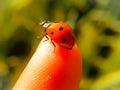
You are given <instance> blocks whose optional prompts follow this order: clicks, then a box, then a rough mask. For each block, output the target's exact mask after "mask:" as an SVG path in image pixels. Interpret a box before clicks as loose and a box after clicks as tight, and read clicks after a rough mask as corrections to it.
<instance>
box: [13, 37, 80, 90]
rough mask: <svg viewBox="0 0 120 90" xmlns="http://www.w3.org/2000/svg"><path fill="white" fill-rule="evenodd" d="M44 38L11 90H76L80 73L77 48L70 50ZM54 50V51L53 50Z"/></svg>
mask: <svg viewBox="0 0 120 90" xmlns="http://www.w3.org/2000/svg"><path fill="white" fill-rule="evenodd" d="M45 39H46V38H45V37H44V38H43V40H42V41H41V43H40V44H39V46H38V48H37V50H36V52H35V53H34V55H33V56H32V58H31V59H30V61H29V63H28V65H27V66H26V68H25V70H24V71H23V72H22V74H21V76H20V77H19V79H18V80H17V82H16V84H15V86H14V87H13V90H78V88H79V82H80V78H81V72H82V63H81V56H80V53H79V50H78V48H77V46H76V45H75V46H74V47H73V49H72V50H69V49H66V48H63V47H61V46H59V45H58V44H56V43H55V42H54V43H55V45H56V47H54V45H53V44H52V43H51V40H50V39H49V40H45ZM54 49H55V50H54Z"/></svg>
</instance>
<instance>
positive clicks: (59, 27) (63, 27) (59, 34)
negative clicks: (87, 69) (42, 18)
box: [41, 22, 75, 49]
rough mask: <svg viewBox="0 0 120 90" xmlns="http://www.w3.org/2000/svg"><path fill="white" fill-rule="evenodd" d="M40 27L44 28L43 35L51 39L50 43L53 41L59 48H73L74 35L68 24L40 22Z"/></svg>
mask: <svg viewBox="0 0 120 90" xmlns="http://www.w3.org/2000/svg"><path fill="white" fill-rule="evenodd" d="M41 25H42V26H43V27H45V28H46V29H45V33H46V35H48V36H49V37H50V38H51V41H52V40H53V41H55V42H56V43H58V44H59V45H60V46H61V47H63V48H66V49H72V48H73V46H74V44H75V35H74V32H73V30H72V28H71V27H70V26H69V25H68V24H66V23H64V22H58V23H53V22H42V23H41ZM46 37H47V36H46ZM52 43H53V42H52ZM53 44H54V43H53ZM54 46H55V45H54Z"/></svg>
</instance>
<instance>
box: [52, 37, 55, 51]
mask: <svg viewBox="0 0 120 90" xmlns="http://www.w3.org/2000/svg"><path fill="white" fill-rule="evenodd" d="M51 42H52V44H53V46H54V47H55V48H56V46H55V44H54V41H53V40H52V39H51ZM55 48H54V52H55Z"/></svg>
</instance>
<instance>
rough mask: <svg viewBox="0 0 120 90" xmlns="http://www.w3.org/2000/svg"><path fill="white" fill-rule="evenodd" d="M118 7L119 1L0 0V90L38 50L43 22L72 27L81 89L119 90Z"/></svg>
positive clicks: (5, 89)
mask: <svg viewBox="0 0 120 90" xmlns="http://www.w3.org/2000/svg"><path fill="white" fill-rule="evenodd" d="M119 9H120V0H0V90H11V88H12V86H13V85H14V83H15V82H16V80H17V78H18V77H19V75H20V73H21V72H22V70H23V69H24V67H25V65H26V64H27V63H28V61H29V59H30V57H31V56H32V55H33V53H34V51H35V50H36V48H37V45H38V44H39V42H40V40H41V38H42V37H41V33H42V29H43V28H41V27H40V25H39V23H40V22H41V21H53V22H59V21H64V22H67V23H68V24H69V25H71V27H72V28H73V29H74V32H75V34H76V37H77V44H78V46H79V49H80V51H81V55H82V59H83V75H82V80H81V83H80V90H120V10H119ZM37 37H39V38H37Z"/></svg>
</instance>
